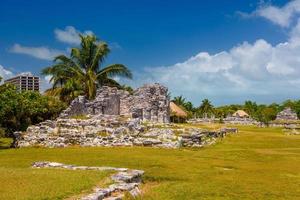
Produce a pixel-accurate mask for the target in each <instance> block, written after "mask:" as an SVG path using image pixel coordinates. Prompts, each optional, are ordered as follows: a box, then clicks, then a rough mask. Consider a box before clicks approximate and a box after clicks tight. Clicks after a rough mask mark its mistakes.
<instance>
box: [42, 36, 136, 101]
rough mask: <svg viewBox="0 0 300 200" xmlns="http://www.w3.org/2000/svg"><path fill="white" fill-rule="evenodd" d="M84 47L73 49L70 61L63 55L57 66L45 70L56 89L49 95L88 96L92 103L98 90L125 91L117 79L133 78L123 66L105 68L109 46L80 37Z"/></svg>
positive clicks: (58, 57) (49, 91) (92, 37)
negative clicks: (108, 87)
mask: <svg viewBox="0 0 300 200" xmlns="http://www.w3.org/2000/svg"><path fill="white" fill-rule="evenodd" d="M79 36H80V39H81V45H80V47H79V48H72V50H71V55H70V57H67V56H65V55H59V56H57V57H56V58H55V59H54V62H55V64H54V65H52V66H50V67H47V68H45V69H43V71H42V74H43V75H50V76H52V78H51V79H50V82H51V83H53V87H52V89H50V90H48V93H51V92H52V93H53V94H56V95H59V96H60V97H61V98H62V99H63V96H65V95H67V96H69V97H68V98H71V99H72V98H74V97H76V96H78V95H80V94H85V95H86V96H87V97H88V99H93V98H95V95H96V90H97V87H100V86H103V85H108V86H117V87H121V86H120V85H119V83H118V82H116V81H115V80H114V79H113V77H115V76H122V77H125V78H130V79H131V78H132V74H131V72H130V70H129V69H128V68H127V67H125V66H124V65H122V64H113V65H109V66H106V67H104V66H103V62H104V60H105V58H106V57H107V55H108V54H109V52H110V50H109V48H108V45H107V44H106V43H104V42H100V41H99V40H98V39H97V38H96V36H95V35H79Z"/></svg>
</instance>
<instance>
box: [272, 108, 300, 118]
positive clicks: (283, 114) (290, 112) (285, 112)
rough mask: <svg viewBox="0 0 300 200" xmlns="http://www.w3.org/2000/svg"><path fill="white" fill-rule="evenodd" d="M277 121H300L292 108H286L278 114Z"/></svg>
mask: <svg viewBox="0 0 300 200" xmlns="http://www.w3.org/2000/svg"><path fill="white" fill-rule="evenodd" d="M276 120H298V117H297V114H296V113H295V112H294V111H293V110H292V109H291V108H286V109H284V110H283V111H281V112H279V113H278V114H277V116H276Z"/></svg>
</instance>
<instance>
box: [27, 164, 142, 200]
mask: <svg viewBox="0 0 300 200" xmlns="http://www.w3.org/2000/svg"><path fill="white" fill-rule="evenodd" d="M32 167H34V168H62V169H70V170H99V171H104V170H114V171H118V173H116V174H114V175H112V176H111V179H112V181H114V182H115V183H113V184H111V185H110V186H109V187H108V188H98V187H97V188H95V189H94V192H93V193H91V194H88V195H86V196H84V197H82V198H81V200H122V199H123V197H124V192H129V193H130V194H131V195H132V196H133V197H136V196H139V195H140V194H141V193H140V190H139V185H140V184H141V183H142V175H143V174H144V171H142V170H130V169H127V168H115V167H88V166H75V165H66V164H62V163H57V162H48V161H41V162H34V163H33V164H32ZM115 194H117V195H115Z"/></svg>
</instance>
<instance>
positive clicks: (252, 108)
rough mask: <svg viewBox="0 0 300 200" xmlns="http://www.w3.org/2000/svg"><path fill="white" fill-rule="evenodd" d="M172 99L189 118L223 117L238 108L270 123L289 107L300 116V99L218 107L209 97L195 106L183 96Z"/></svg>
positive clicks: (252, 102) (247, 102) (250, 102)
mask: <svg viewBox="0 0 300 200" xmlns="http://www.w3.org/2000/svg"><path fill="white" fill-rule="evenodd" d="M172 101H173V102H174V103H176V104H177V105H179V106H181V107H182V108H183V109H184V110H185V111H186V112H187V113H188V117H189V118H194V117H200V118H201V117H212V116H214V117H216V118H219V119H223V118H226V117H227V116H228V115H231V114H233V113H234V112H235V111H237V110H244V111H245V112H247V113H248V114H249V115H250V116H251V117H252V118H253V119H255V120H257V121H260V122H264V123H269V122H270V121H272V120H275V119H276V115H277V113H278V112H280V111H282V110H283V109H284V108H287V107H290V108H291V109H292V110H293V111H295V112H296V113H297V116H298V118H300V100H286V101H284V102H283V103H281V104H278V103H272V104H258V103H256V102H255V101H245V103H244V104H231V105H224V106H217V107H215V106H214V105H213V104H212V103H211V101H209V100H208V99H204V100H203V101H202V102H201V103H200V105H199V106H194V105H193V104H192V103H191V102H190V101H187V100H186V99H185V98H184V97H183V96H177V97H174V98H173V99H172Z"/></svg>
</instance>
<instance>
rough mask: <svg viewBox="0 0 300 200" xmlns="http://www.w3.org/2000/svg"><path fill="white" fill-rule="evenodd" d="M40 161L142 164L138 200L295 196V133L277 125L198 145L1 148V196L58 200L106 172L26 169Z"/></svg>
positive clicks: (298, 162)
mask: <svg viewBox="0 0 300 200" xmlns="http://www.w3.org/2000/svg"><path fill="white" fill-rule="evenodd" d="M210 128H215V127H212V126H211V127H210ZM0 144H1V142H0ZM4 145H5V142H4V143H2V147H3V146H4ZM40 160H48V161H57V162H63V163H68V164H77V165H89V166H115V167H129V168H134V169H143V170H145V172H146V173H145V176H144V180H145V184H144V185H143V193H144V194H143V196H142V199H153V200H154V199H155V200H157V199H176V200H177V199H180V200H181V199H187V200H191V199H213V200H216V199H222V200H224V199H225V200H226V199H237V200H240V199H243V200H244V199H263V200H266V199H285V200H288V199H293V200H294V199H300V187H299V185H300V136H293V135H285V134H284V132H283V131H282V130H281V129H280V128H265V129H259V128H256V127H240V133H239V134H237V135H231V136H228V137H227V138H225V139H223V140H222V141H219V142H218V143H217V144H215V145H213V146H210V147H206V148H203V149H179V150H178V149H173V150H170V149H155V148H79V147H72V148H65V149H43V148H24V149H2V150H0V199H5V200H10V199H63V198H66V197H69V196H73V195H76V194H79V193H82V192H83V191H87V190H89V189H91V188H92V187H93V186H94V185H97V184H101V183H99V181H100V180H101V179H102V178H104V177H106V176H108V173H99V172H92V171H88V172H83V171H68V170H53V169H30V165H31V163H32V162H34V161H40ZM102 184H103V183H102Z"/></svg>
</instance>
